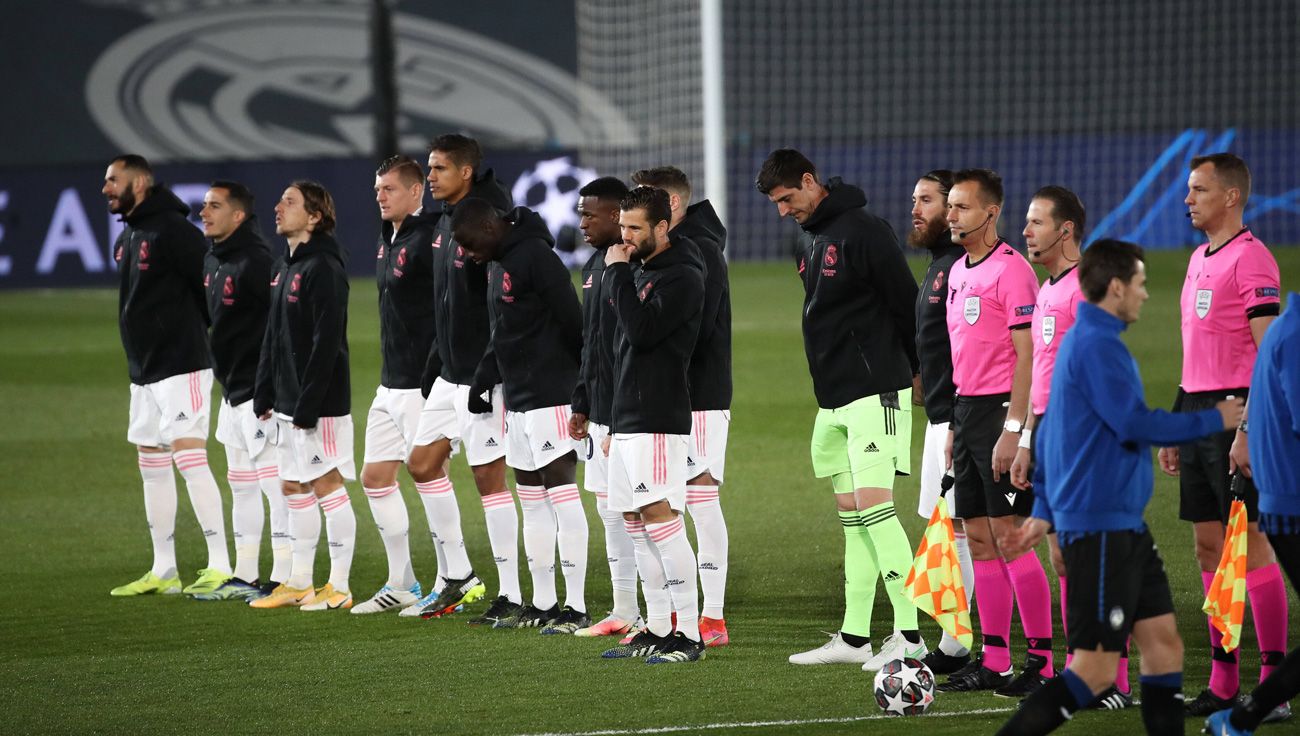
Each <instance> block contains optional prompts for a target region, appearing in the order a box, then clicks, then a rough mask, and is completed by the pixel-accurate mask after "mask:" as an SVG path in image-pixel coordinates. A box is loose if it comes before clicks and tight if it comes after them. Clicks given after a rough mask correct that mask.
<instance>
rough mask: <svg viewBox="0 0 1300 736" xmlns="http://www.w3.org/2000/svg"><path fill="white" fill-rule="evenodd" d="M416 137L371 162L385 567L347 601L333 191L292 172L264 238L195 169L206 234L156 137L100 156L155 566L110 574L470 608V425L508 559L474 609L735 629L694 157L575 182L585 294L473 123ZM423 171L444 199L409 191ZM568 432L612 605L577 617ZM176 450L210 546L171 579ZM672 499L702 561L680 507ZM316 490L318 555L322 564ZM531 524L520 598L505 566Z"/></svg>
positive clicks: (622, 628) (662, 645)
mask: <svg viewBox="0 0 1300 736" xmlns="http://www.w3.org/2000/svg"><path fill="white" fill-rule="evenodd" d="M427 163H428V172H427V174H426V172H425V171H424V170H423V169H422V168H421V166H420V164H419V163H418V162H416V161H414V160H412V159H410V158H407V157H401V156H395V157H393V158H390V159H388V160H387V161H385V162H384V163H383V164H382V165H381V166H380V167H379V169H378V171H377V172H376V177H375V184H374V187H375V196H376V202H377V204H378V206H379V211H380V216H381V219H382V221H383V224H382V229H381V233H380V237H379V242H378V244H377V251H376V276H377V281H378V287H379V316H380V320H379V323H380V342H381V353H382V371H381V378H380V385H379V387H378V388H377V389H376V393H375V398H374V401H373V402H372V404H371V408H370V411H369V414H368V416H367V421H366V437H365V452H364V465H363V467H362V470H361V484H362V486H363V488H364V491H365V494H366V498H367V500H368V502H369V505H370V510H371V513H372V515H373V517H374V520H375V524H376V527H377V528H378V531H379V533H380V536H381V538H382V540H383V544H384V548H385V552H386V555H387V561H388V579H387V581H386V583H385V585H384V586H383V587H382V588H381V589H380V590H379V591H378V592H377V593H375V594H374V595H373V596H372V597H371V598H370V599H368V600H366V601H364V602H361V603H358V604H357V605H355V606H353V596H352V593H351V584H350V579H349V577H350V568H351V562H352V557H353V548H354V544H355V537H356V517H355V515H354V513H353V511H352V507H351V499H350V496H349V495H348V490H347V487H346V484H347V482H348V481H354V480H356V477H357V474H356V470H355V460H354V457H353V449H352V448H353V426H352V418H351V415H350V411H351V379H350V375H349V362H348V360H349V354H348V341H347V321H348V314H347V308H348V293H349V283H348V278H347V274H346V267H345V265H346V259H345V255H344V250H343V249H342V247H341V246H340V245H339V243H338V242H337V241H336V240H335V239H334V237H333V230H334V224H335V211H334V204H333V200H332V198H331V196H330V194H329V192H328V191H326V190H325V189H324V188H323V187H321V186H320V185H319V184H317V183H315V182H310V181H295V182H293V183H292V184H291V185H290V186H288V187H287V188H286V189H285V191H284V193H283V194H282V195H281V197H280V200H279V202H278V203H277V204H276V207H275V230H276V233H277V234H278V235H280V236H282V237H284V238H285V240H286V242H287V249H286V250H285V251H284V255H283V256H282V257H280V258H276V257H273V256H272V250H271V247H270V246H269V244H268V243H267V242H266V240H265V239H264V237H263V236H262V234H261V230H260V227H259V224H258V222H257V218H256V216H255V215H254V214H253V196H252V194H251V193H250V192H249V190H248V189H247V188H246V187H245V186H243V185H242V184H239V183H237V182H232V181H218V182H214V183H213V184H212V185H211V188H210V189H209V191H208V192H207V194H206V196H205V198H204V206H203V209H202V211H201V213H200V217H201V219H202V222H203V233H202V234H200V233H199V231H198V230H197V229H196V228H194V227H193V226H192V225H191V224H190V223H189V222H188V221H187V219H186V217H187V215H188V212H189V208H188V207H187V206H186V205H185V204H184V203H182V202H181V201H180V200H179V199H177V198H176V197H175V195H173V194H172V193H171V192H170V191H169V190H168V189H166V188H165V187H163V186H162V185H160V184H157V183H155V182H154V179H153V174H152V171H151V169H150V167H149V164H148V162H147V161H145V160H144V159H143V158H141V157H139V156H134V155H124V156H120V157H118V158H116V159H114V160H113V161H112V162H111V163H110V165H109V167H108V169H107V172H106V176H105V183H104V187H103V192H104V194H105V196H106V198H107V200H108V205H109V208H110V211H112V212H113V213H115V214H119V215H121V216H122V219H123V220H124V222H125V229H124V230H123V232H122V235H121V237H120V238H119V239H118V241H117V244H116V259H117V262H118V269H119V272H120V274H121V293H120V301H119V323H120V327H121V332H122V341H123V346H124V348H125V350H126V354H127V359H128V364H129V368H130V379H131V397H132V400H131V411H130V429H129V431H128V439H129V441H131V442H132V443H133V444H135V445H137V447H138V457H139V465H140V472H141V476H142V479H143V482H144V496H145V511H146V516H147V519H148V522H149V528H150V534H151V538H152V541H153V551H154V562H153V566H152V567H151V569H150V571H149V572H148V573H146V574H145V575H144V576H142V577H141V578H140V579H138V580H136V581H133V582H131V583H129V584H126V585H123V586H119V587H117V588H114V589H113V590H112V594H113V595H114V596H133V595H140V594H149V593H164V594H170V593H182V592H183V593H185V594H188V595H191V596H192V597H194V598H195V599H199V600H228V599H244V600H248V601H249V605H250V606H252V607H254V608H279V607H288V606H296V607H300V608H301V609H302V610H305V611H323V610H338V609H349V608H350V609H351V610H352V612H353V613H357V614H364V613H378V612H382V611H387V610H398V611H400V612H401V615H403V616H417V615H418V616H422V617H424V618H432V617H441V616H444V615H448V614H451V613H454V612H456V611H459V610H462V608H463V607H464V606H465V604H469V603H474V602H476V601H478V600H481V599H482V598H484V597H485V595H486V587H485V586H484V584H483V583H482V581H480V579H479V578H478V577H477V576H476V574H475V572H474V570H473V569H472V567H471V565H470V561H469V557H468V555H467V553H466V549H465V540H464V535H463V533H462V530H461V519H460V510H459V507H458V504H457V502H456V497H455V495H454V492H453V488H452V484H451V480H450V477H449V476H448V474H447V470H448V464H449V461H450V458H451V457H452V456H453V455H454V454H456V453H457V452H463V453H464V455H465V458H466V461H467V462H468V464H469V466H470V469H471V471H472V474H473V477H474V481H475V484H476V486H477V489H478V491H479V495H480V497H481V499H482V504H483V510H484V516H485V519H486V524H487V529H488V538H489V542H490V545H491V548H492V556H493V560H494V562H495V564H496V567H497V573H498V581H499V591H498V595H497V596H496V597H495V599H494V600H493V601H492V602H491V603H490V605H489V606H488V607H487V610H486V611H484V612H482V613H481V614H480V615H478V616H476V617H474V618H472V619H470V623H474V624H482V625H490V626H492V627H494V628H540V629H541V632H542V633H544V634H573V635H578V636H618V637H622V638H621V641H620V642H619V644H618V645H617V646H614V647H612V648H610V649H609V650H607V651H606V652H604V655H603V656H605V657H606V658H627V657H644V658H647V660H648V661H650V662H652V663H658V662H689V661H696V660H698V659H699V658H701V657H702V656H703V653H704V650H705V647H706V646H722V645H725V644H727V643H728V642H729V634H728V632H727V628H726V622H725V619H724V618H723V603H724V598H725V588H726V577H727V558H728V538H727V528H726V523H725V520H724V518H723V515H722V509H721V505H720V502H719V487H720V485H721V483H722V481H723V476H724V470H725V453H726V444H727V435H728V428H729V424H730V402H731V393H732V389H731V310H730V295H729V286H728V277H727V269H726V261H725V259H724V257H723V249H724V248H725V242H726V230H725V228H724V227H723V226H722V224H721V222H720V221H719V219H718V218H717V215H716V214H715V213H714V211H713V209H712V207H711V206H710V205H709V203H708V202H707V201H702V202H699V203H697V204H695V205H691V206H688V204H689V202H690V198H691V191H690V184H689V181H688V180H687V178H686V176H685V175H684V174H683V173H682V172H681V171H680V170H678V169H676V168H673V167H661V168H656V169H647V170H642V171H638V172H636V173H635V174H633V177H632V179H633V181H634V183H635V184H637V185H638V186H637V187H636V188H635V189H632V190H629V189H628V187H627V186H626V185H625V184H624V183H623V182H622V181H620V180H618V179H616V178H612V177H605V178H601V179H597V180H595V181H592V182H590V183H588V184H587V185H586V186H584V187H583V188H582V189H581V190H580V192H579V194H580V201H579V215H580V228H581V230H582V232H583V233H584V238H585V239H586V241H587V242H588V243H589V244H590V245H591V246H593V247H594V248H595V249H596V250H595V253H594V254H593V255H592V257H591V259H590V260H589V261H588V262H587V264H586V265H585V266H584V268H583V272H582V279H583V281H582V289H583V292H584V299H583V304H582V305H581V306H580V305H579V300H578V297H577V294H576V293H575V290H574V288H573V285H572V283H571V281H570V275H569V272H568V270H567V269H566V268H565V267H564V266H563V265H562V263H561V262H560V260H559V258H558V256H557V255H556V254H555V252H554V250H553V247H552V246H553V242H552V239H551V236H550V233H549V232H548V231H547V228H546V225H545V222H544V221H543V220H542V219H541V217H540V216H539V215H537V214H536V213H534V212H532V211H531V210H528V209H527V208H524V207H512V202H511V199H510V196H509V194H508V193H507V192H506V190H505V188H504V187H503V186H502V185H501V184H500V183H498V182H497V180H496V179H495V177H494V176H493V172H492V170H491V169H484V168H483V167H482V153H481V150H480V148H479V146H478V143H477V142H476V141H474V140H473V139H471V138H467V137H465V136H461V135H444V136H440V137H438V138H436V139H434V141H433V143H432V144H431V147H430V153H429V159H428V162H427ZM426 183H427V185H428V188H429V190H430V193H431V194H432V197H433V199H434V200H436V201H439V202H441V203H442V211H441V212H440V213H437V214H434V213H428V212H425V210H424V208H423V201H424V189H425V185H426ZM204 235H206V236H207V238H208V239H209V240H208V241H207V242H205V240H204ZM209 324H210V326H211V332H210V335H209V332H208V325H209ZM584 336H585V339H584ZM214 370H215V377H216V379H217V380H218V381H219V382H220V384H221V386H222V392H223V400H222V404H221V407H220V410H219V413H218V419H217V439H218V440H219V441H221V443H222V445H223V446H224V448H225V451H226V456H227V465H228V479H229V482H230V486H231V493H232V528H233V532H234V542H235V551H236V561H235V565H234V567H233V568H232V567H231V565H230V563H229V557H228V551H227V548H226V538H225V530H224V523H223V519H222V507H221V504H222V502H221V496H220V491H219V489H218V487H217V484H216V481H215V479H214V478H213V476H212V473H211V471H210V470H209V469H208V466H207V456H206V449H205V444H206V439H207V432H208V420H209V407H208V402H209V395H210V393H211V388H212V380H213V377H214ZM579 453H581V454H582V455H583V459H584V460H585V461H586V463H587V472H586V473H585V479H584V485H585V487H586V490H587V491H589V492H591V493H592V494H593V495H595V496H596V507H597V510H598V512H599V515H600V518H601V519H602V522H603V525H604V527H605V540H606V550H607V558H608V562H609V566H610V575H611V578H612V582H613V597H614V601H613V603H614V605H613V610H612V611H611V612H610V614H609V615H608V616H607V617H605V618H604V619H603V620H600V621H598V622H596V623H594V624H593V622H592V620H591V618H590V617H589V616H588V613H587V604H586V600H585V582H586V575H587V544H588V529H587V521H586V515H585V513H584V511H583V503H582V500H581V494H580V493H579V491H578V488H577V485H576V484H575V476H576V465H577V462H578V455H579ZM173 463H174V464H175V466H176V468H177V469H179V470H180V472H181V474H182V476H183V477H184V479H185V480H186V483H187V488H188V490H189V494H190V498H191V502H192V505H193V507H194V510H195V513H196V516H197V517H198V520H199V523H200V526H201V527H202V530H203V534H204V537H205V539H206V541H207V545H208V564H207V566H206V567H205V568H204V569H202V570H201V571H200V573H199V576H198V579H197V580H196V581H195V582H194V583H192V584H191V585H189V586H186V587H182V585H181V581H180V578H179V574H178V566H177V563H176V557H175V551H174V542H173V536H174V528H175V514H176V489H175V481H174V476H173V474H172V465H173ZM402 465H405V466H406V468H407V471H408V473H409V474H410V476H411V478H412V480H413V481H414V483H415V486H416V489H417V491H418V494H419V497H420V499H421V502H422V504H423V507H424V510H425V513H426V516H427V519H428V523H429V528H430V535H431V538H432V541H433V544H434V548H435V550H436V554H437V564H438V571H437V574H436V577H435V582H434V584H433V586H432V588H431V589H430V590H429V591H428V592H427V594H426V593H425V591H424V590H422V588H421V586H420V584H419V582H418V581H417V580H416V577H415V573H414V571H413V566H412V562H411V553H410V549H409V544H408V532H409V528H410V523H409V519H408V516H407V510H406V506H405V503H404V501H403V499H402V496H401V492H400V486H399V483H398V472H399V469H400V467H401V466H402ZM506 466H509V467H510V468H511V469H512V470H513V471H514V475H515V484H516V485H515V493H516V494H517V495H518V498H519V508H520V509H521V511H522V517H523V518H522V525H521V524H520V519H519V513H518V512H517V511H516V506H515V500H514V496H512V495H511V493H510V491H509V490H508V488H507V485H506V477H505V476H506V474H505V469H506ZM263 496H264V497H265V498H266V499H267V502H268V503H269V507H270V526H271V546H272V552H273V559H274V563H273V567H272V570H271V572H270V575H269V576H268V577H266V578H262V577H261V576H260V575H259V571H258V558H259V550H260V541H261V538H262V532H263V526H264V520H265V516H264V512H263V505H262V503H263V502H262V497H263ZM687 510H689V511H690V513H691V516H692V518H693V521H694V524H695V531H696V537H697V540H698V545H699V555H698V560H697V556H696V553H695V550H694V549H692V546H691V544H690V542H689V540H688V538H687V536H686V531H685V527H684V523H683V515H684V513H685V512H686V511H687ZM322 512H323V514H324V519H325V528H326V537H327V539H328V544H329V556H330V573H329V579H328V582H326V584H325V585H324V586H321V587H315V580H314V579H313V562H314V559H315V555H316V547H317V543H318V541H319V538H320V531H321V529H320V527H321V513H322ZM521 526H522V530H521V529H520V527H521ZM521 532H522V536H523V542H524V551H525V556H526V560H527V566H528V570H529V572H530V574H531V578H532V597H531V599H529V600H525V598H524V596H523V593H522V590H521V586H520V580H519V571H518V564H519V560H518V537H519V536H520V534H521ZM557 547H558V551H559V568H560V571H561V573H562V575H563V578H564V584H565V600H564V605H563V606H562V607H561V606H560V604H559V600H558V595H557V590H556V579H555V572H556V549H557ZM697 574H698V583H697ZM638 578H639V579H640V580H641V581H642V591H643V595H644V598H645V605H646V611H645V617H644V619H643V618H642V617H641V615H640V611H639V606H638V600H637V587H636V583H637V580H638ZM700 587H702V588H703V598H704V600H703V611H702V615H701V611H700V601H699V597H700V596H699V590H700Z"/></svg>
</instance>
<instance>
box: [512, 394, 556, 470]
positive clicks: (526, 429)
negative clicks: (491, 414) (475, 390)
mask: <svg viewBox="0 0 1300 736" xmlns="http://www.w3.org/2000/svg"><path fill="white" fill-rule="evenodd" d="M494 393H495V392H494ZM574 449H575V448H574V442H573V439H572V438H571V437H569V407H567V406H547V407H544V408H542V409H533V410H532V411H524V412H518V411H508V412H506V465H509V466H510V467H512V468H514V469H515V470H541V469H542V468H544V467H546V466H547V465H550V464H551V463H553V462H555V461H556V460H558V459H559V458H560V457H561V456H563V455H565V454H566V453H569V452H573V451H574Z"/></svg>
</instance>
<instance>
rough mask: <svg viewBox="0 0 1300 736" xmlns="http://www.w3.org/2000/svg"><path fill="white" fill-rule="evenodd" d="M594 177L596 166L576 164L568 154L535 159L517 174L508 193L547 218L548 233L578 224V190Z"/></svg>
mask: <svg viewBox="0 0 1300 736" xmlns="http://www.w3.org/2000/svg"><path fill="white" fill-rule="evenodd" d="M595 178H596V171H595V169H588V168H584V167H582V166H577V165H575V164H574V163H573V162H572V161H571V160H570V159H569V157H568V156H561V157H559V158H552V159H548V160H546V161H538V162H537V165H536V166H534V167H533V168H531V169H528V170H527V171H525V172H524V173H522V174H520V175H519V178H518V179H516V180H515V185H514V187H513V188H512V189H511V191H510V194H511V196H512V197H513V198H514V200H515V201H516V202H519V203H521V204H523V205H524V206H525V207H527V208H529V209H531V210H533V211H534V212H536V213H537V214H539V215H541V216H542V219H543V220H546V228H547V229H548V230H550V231H551V235H556V236H558V235H559V234H560V230H561V229H563V228H565V227H577V226H578V190H579V189H581V188H582V185H583V184H585V183H587V182H589V181H591V180H592V179H595Z"/></svg>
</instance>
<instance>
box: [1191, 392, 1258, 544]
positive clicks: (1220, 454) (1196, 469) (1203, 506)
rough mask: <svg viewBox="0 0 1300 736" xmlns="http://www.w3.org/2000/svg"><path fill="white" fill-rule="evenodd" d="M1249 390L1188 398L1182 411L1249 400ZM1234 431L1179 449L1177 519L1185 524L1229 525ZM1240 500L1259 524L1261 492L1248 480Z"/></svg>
mask: <svg viewBox="0 0 1300 736" xmlns="http://www.w3.org/2000/svg"><path fill="white" fill-rule="evenodd" d="M1246 391H1247V389H1244V388H1238V389H1228V390H1226V391H1206V392H1202V393H1194V394H1186V395H1185V396H1183V403H1182V406H1181V408H1180V410H1181V411H1184V412H1192V411H1201V410H1203V409H1211V408H1213V407H1214V405H1215V404H1217V403H1218V402H1220V401H1222V400H1223V399H1225V398H1227V397H1228V396H1236V397H1238V398H1243V399H1244V398H1246ZM1236 434H1237V433H1236V431H1235V430H1228V431H1226V432H1217V433H1215V434H1212V435H1210V436H1209V437H1202V438H1201V439H1199V440H1196V441H1195V442H1190V443H1188V444H1186V445H1182V446H1181V447H1179V448H1178V457H1179V462H1180V464H1181V465H1182V471H1181V472H1180V473H1179V476H1178V497H1179V498H1178V518H1180V519H1182V520H1183V521H1191V522H1198V521H1220V522H1223V523H1225V524H1226V523H1228V510H1229V509H1230V508H1231V507H1232V492H1231V476H1230V475H1229V474H1228V449H1229V448H1231V447H1232V440H1233V439H1234V438H1235V437H1236ZM1242 480H1244V481H1245V482H1244V483H1242V484H1241V497H1242V500H1244V501H1245V502H1246V518H1248V519H1249V520H1250V521H1258V520H1259V491H1256V490H1255V484H1254V483H1253V482H1251V480H1250V479H1249V478H1243V479H1242Z"/></svg>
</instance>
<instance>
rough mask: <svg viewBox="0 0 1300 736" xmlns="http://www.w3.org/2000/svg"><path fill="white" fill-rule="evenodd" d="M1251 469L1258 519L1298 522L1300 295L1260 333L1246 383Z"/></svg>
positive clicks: (1290, 297) (1299, 508)
mask: <svg viewBox="0 0 1300 736" xmlns="http://www.w3.org/2000/svg"><path fill="white" fill-rule="evenodd" d="M1249 444H1250V468H1251V473H1252V475H1253V477H1254V480H1255V487H1256V488H1258V489H1259V510H1260V513H1261V514H1269V515H1277V516H1300V294H1296V293H1295V292H1291V293H1290V294H1289V295H1288V296H1287V308H1286V311H1285V312H1283V313H1282V316H1281V317H1278V318H1277V320H1276V321H1275V322H1273V324H1271V325H1269V326H1268V332H1266V333H1264V340H1263V341H1262V342H1260V344H1259V355H1258V357H1256V358H1255V372H1254V373H1253V374H1251V377H1250V443H1249Z"/></svg>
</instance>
